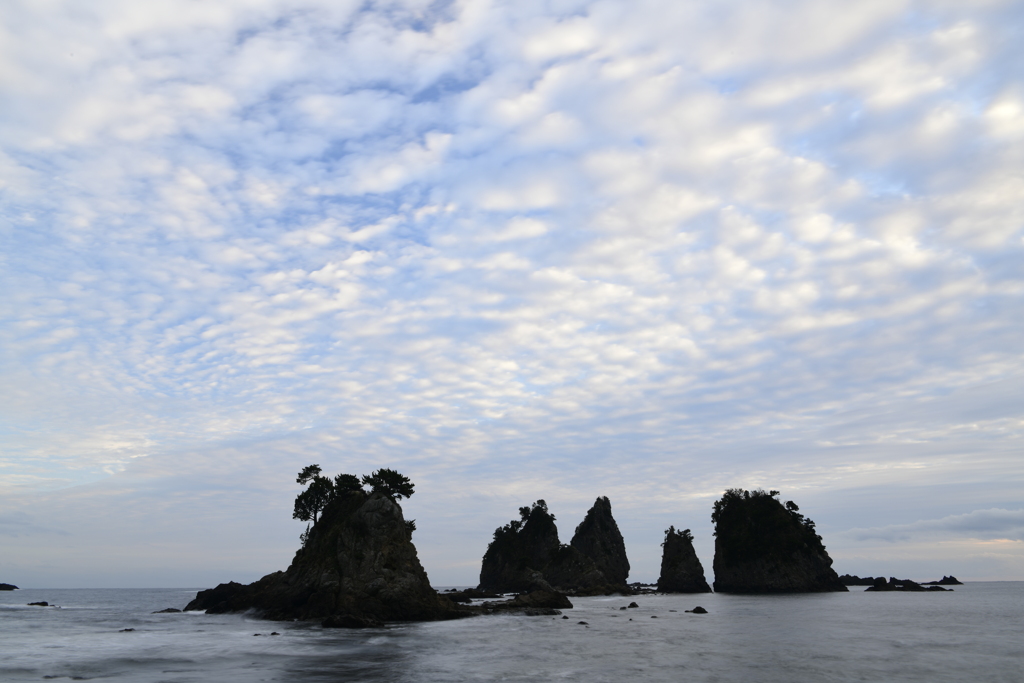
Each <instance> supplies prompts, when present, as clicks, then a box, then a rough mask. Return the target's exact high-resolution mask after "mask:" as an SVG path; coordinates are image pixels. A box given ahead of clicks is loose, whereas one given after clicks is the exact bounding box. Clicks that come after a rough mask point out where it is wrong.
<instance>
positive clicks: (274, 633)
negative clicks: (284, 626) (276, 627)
mask: <svg viewBox="0 0 1024 683" xmlns="http://www.w3.org/2000/svg"><path fill="white" fill-rule="evenodd" d="M270 635H272V636H279V635H281V634H280V633H278V632H277V631H273V632H272V633H271V634H270Z"/></svg>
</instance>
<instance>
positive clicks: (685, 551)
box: [658, 526, 711, 593]
mask: <svg viewBox="0 0 1024 683" xmlns="http://www.w3.org/2000/svg"><path fill="white" fill-rule="evenodd" d="M661 547H662V549H663V550H662V553H661V576H659V577H658V590H659V591H660V592H662V593H710V592H711V586H709V585H708V582H707V579H705V578H704V567H703V566H702V565H701V563H700V560H699V559H698V558H697V553H696V551H695V550H694V549H693V535H692V534H691V533H690V530H689V529H683V530H682V531H676V528H675V527H671V526H670V527H669V528H668V529H667V530H666V531H665V542H664V543H662V544H661Z"/></svg>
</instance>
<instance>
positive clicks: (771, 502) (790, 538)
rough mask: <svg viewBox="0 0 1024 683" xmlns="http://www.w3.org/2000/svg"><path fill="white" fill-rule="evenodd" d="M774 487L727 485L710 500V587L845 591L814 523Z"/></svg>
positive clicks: (724, 589)
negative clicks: (782, 500)
mask: <svg viewBox="0 0 1024 683" xmlns="http://www.w3.org/2000/svg"><path fill="white" fill-rule="evenodd" d="M777 495H778V491H771V492H770V493H766V492H764V491H761V490H757V491H744V490H742V489H729V490H728V491H726V492H725V494H724V495H723V496H722V498H721V500H719V501H717V502H716V503H715V508H714V512H713V513H712V515H711V520H712V521H713V522H714V523H715V563H714V568H715V590H716V591H718V592H721V593H817V592H826V591H845V590H847V588H846V586H844V585H843V583H842V581H840V580H839V576H838V575H837V574H836V572H835V570H834V569H832V558H830V557H829V556H828V553H826V552H825V546H824V545H822V542H821V536H819V535H818V534H817V533H816V532H815V530H814V522H812V521H811V520H809V519H806V518H805V517H804V516H803V515H801V514H800V513H799V512H798V510H799V508H798V507H797V506H796V504H794V503H793V502H792V501H790V502H788V503H786V505H785V507H783V505H782V503H780V502H779V501H778V500H776V499H775V496H777Z"/></svg>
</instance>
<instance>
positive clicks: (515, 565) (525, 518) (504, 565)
mask: <svg viewBox="0 0 1024 683" xmlns="http://www.w3.org/2000/svg"><path fill="white" fill-rule="evenodd" d="M519 515H520V519H518V520H512V521H511V522H509V523H508V524H506V525H505V526H503V527H499V528H497V529H495V531H494V540H492V541H491V543H490V544H489V545H488V546H487V551H486V552H485V553H484V558H483V562H482V563H481V566H480V585H479V587H478V590H482V591H490V592H495V593H529V592H531V591H536V590H544V591H556V592H559V591H560V592H576V591H591V590H595V589H599V590H601V591H602V592H604V589H605V587H606V586H607V585H608V580H607V578H606V577H605V575H604V574H603V573H602V572H601V571H600V570H599V569H598V568H597V565H596V564H595V563H594V561H593V560H592V559H590V558H589V557H587V556H586V555H584V554H583V553H582V552H580V551H579V550H577V549H576V548H574V547H572V546H571V545H563V544H561V543H560V542H559V540H558V527H556V526H555V516H554V515H552V514H551V513H550V512H548V506H547V503H545V502H544V501H543V500H538V501H537V502H536V503H534V504H533V506H532V507H522V508H519ZM610 590H614V589H610ZM610 590H609V591H607V592H610Z"/></svg>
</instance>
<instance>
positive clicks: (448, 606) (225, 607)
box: [185, 490, 465, 626]
mask: <svg viewBox="0 0 1024 683" xmlns="http://www.w3.org/2000/svg"><path fill="white" fill-rule="evenodd" d="M249 609H253V610H256V612H257V613H258V614H259V615H260V616H262V617H264V618H267V619H279V620H285V619H303V620H318V621H322V622H323V623H324V625H325V626H368V625H377V624H379V623H381V622H384V621H431V620H437V619H448V618H455V617H459V616H464V615H465V612H463V611H461V610H459V609H458V608H457V607H456V606H455V605H454V604H453V603H452V602H451V601H449V600H447V599H446V598H443V597H441V596H439V595H438V594H437V592H436V591H435V590H434V589H433V588H431V587H430V582H429V581H428V579H427V574H426V572H425V571H423V567H422V566H421V565H420V561H419V558H418V557H417V556H416V547H415V546H414V545H413V544H412V539H411V530H410V528H409V526H407V524H406V521H405V519H404V517H403V516H402V508H401V507H400V506H399V505H398V503H397V502H395V500H394V499H393V498H391V497H390V496H388V495H386V494H384V493H366V492H364V491H361V490H355V491H349V492H345V493H342V494H339V495H338V496H337V497H336V498H335V499H334V500H332V501H331V502H330V503H329V504H328V505H327V507H326V508H324V510H323V512H322V515H321V517H320V519H319V521H318V522H317V523H316V524H315V525H314V526H313V528H312V529H310V531H309V532H308V536H307V537H306V539H305V543H304V545H303V547H302V548H300V549H299V551H298V552H297V553H295V558H294V559H293V560H292V564H291V566H290V567H288V570H287V571H284V572H275V573H273V574H268V575H267V576H264V577H263V578H262V579H260V580H259V581H257V582H255V583H252V584H249V585H247V586H243V585H241V584H238V583H234V582H231V583H226V584H221V585H219V586H217V587H216V588H211V589H210V590H205V591H200V592H199V593H198V594H197V595H196V599H195V600H193V601H192V602H190V603H189V604H188V606H186V607H185V610H186V611H189V610H206V611H207V612H210V613H215V614H217V613H224V612H240V611H245V610H249Z"/></svg>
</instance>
